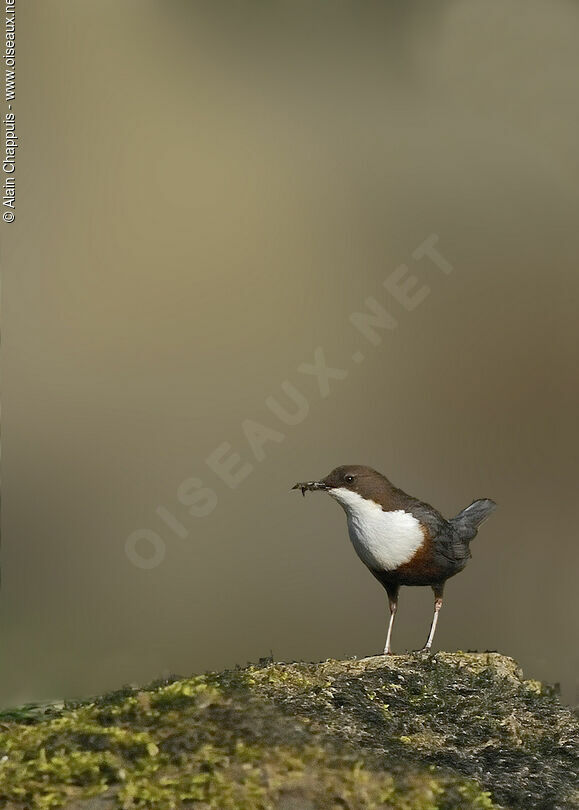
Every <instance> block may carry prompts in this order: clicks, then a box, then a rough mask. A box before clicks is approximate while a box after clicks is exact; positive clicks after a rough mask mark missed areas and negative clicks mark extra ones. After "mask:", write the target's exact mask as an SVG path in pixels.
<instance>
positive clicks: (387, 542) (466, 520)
mask: <svg viewBox="0 0 579 810" xmlns="http://www.w3.org/2000/svg"><path fill="white" fill-rule="evenodd" d="M293 489H301V491H302V495H305V494H306V492H307V491H310V490H311V491H315V490H320V491H323V492H327V493H328V494H329V495H331V496H332V498H334V499H335V500H336V501H338V503H339V504H340V506H342V508H343V509H344V511H345V513H346V517H347V519H348V531H349V534H350V540H351V541H352V545H353V546H354V549H355V550H356V553H357V555H358V557H359V558H360V559H361V560H362V562H363V563H364V565H366V566H367V567H368V568H369V569H370V571H371V572H372V574H374V576H375V577H376V579H377V580H378V581H379V582H380V583H382V585H383V586H384V588H386V592H387V594H388V601H389V603H390V622H389V624H388V634H387V636H386V645H385V647H384V654H385V655H387V654H388V653H391V652H392V650H391V647H390V641H391V638H392V627H393V625H394V617H395V616H396V609H397V605H398V591H399V590H400V586H401V585H430V587H431V588H432V590H433V591H434V617H433V619H432V624H431V625H430V632H429V633H428V638H427V640H426V644H425V645H424V647H423V650H425V651H428V650H430V648H431V647H432V639H433V638H434V632H435V630H436V623H437V621H438V613H439V611H440V608H441V607H442V593H443V590H444V585H445V583H446V580H447V579H449V578H450V577H453V576H454V575H455V574H458V572H459V571H462V569H463V568H464V567H465V565H466V563H467V560H468V558H469V557H470V556H471V553H470V548H469V546H470V542H471V540H473V539H474V538H475V537H476V534H477V531H478V527H479V526H480V524H481V523H482V522H483V520H485V518H487V517H488V516H489V515H490V513H491V512H492V511H493V510H494V509H495V507H496V503H495V502H494V501H491V500H489V499H488V498H483V499H481V500H477V501H473V503H471V505H470V506H467V507H466V509H463V510H462V512H459V513H458V515H457V516H456V517H453V518H451V519H450V520H445V519H444V518H443V517H442V515H441V514H440V512H437V511H436V509H434V508H433V507H432V506H430V504H427V503H424V502H423V501H419V500H418V499H417V498H413V497H412V496H411V495H407V494H406V493H405V492H403V491H402V490H401V489H398V488H397V487H395V486H394V485H393V484H391V483H390V481H389V480H388V479H387V478H386V477H385V476H384V475H382V474H381V473H379V472H377V471H376V470H373V469H372V468H371V467H363V466H360V465H348V466H344V467H336V469H335V470H332V472H331V473H330V474H329V475H327V476H326V477H325V478H322V479H321V480H320V481H308V482H305V483H301V484H296V485H295V486H294V487H293Z"/></svg>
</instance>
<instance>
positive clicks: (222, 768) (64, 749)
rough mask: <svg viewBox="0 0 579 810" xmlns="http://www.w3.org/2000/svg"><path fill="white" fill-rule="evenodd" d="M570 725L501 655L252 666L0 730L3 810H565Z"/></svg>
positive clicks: (572, 749)
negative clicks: (61, 809)
mask: <svg viewBox="0 0 579 810" xmlns="http://www.w3.org/2000/svg"><path fill="white" fill-rule="evenodd" d="M578 731H579V724H578V723H577V720H576V718H575V717H574V715H573V714H572V712H571V711H570V710H568V709H566V708H564V707H562V706H561V705H560V704H559V702H558V699H557V697H556V695H555V694H554V692H553V690H551V689H549V688H548V687H544V686H542V685H541V684H540V683H539V682H537V681H525V680H523V677H522V674H521V672H520V670H519V668H518V667H517V665H516V663H515V662H514V661H513V660H512V659H510V658H506V657H504V656H501V655H498V654H496V653H452V654H451V653H438V654H436V655H434V656H416V655H405V656H388V657H383V656H377V657H374V658H367V659H362V660H348V661H324V662H322V663H319V664H304V663H295V664H281V663H273V662H262V664H260V665H259V666H248V667H245V668H238V669H235V670H230V671H225V672H221V673H209V674H207V675H204V676H197V677H194V678H185V679H177V678H175V679H168V680H167V681H163V682H158V683H154V684H151V685H150V686H148V687H145V688H141V689H137V688H132V687H127V688H124V689H122V690H119V691H118V692H115V693H112V694H109V695H104V696H102V697H99V698H96V699H93V700H91V701H87V702H85V703H79V704H69V705H66V704H59V705H51V706H47V707H34V706H29V707H21V708H20V709H16V710H12V711H7V712H4V713H2V715H1V716H0V807H4V808H11V810H48V809H49V808H57V807H64V808H67V810H113V809H114V808H124V809H125V810H132V808H143V809H144V810H173V809H175V810H176V809H177V808H198V810H212V809H214V810H322V808H324V810H325V808H329V809H330V810H343V808H346V809H348V810H381V808H385V809H386V808H389V809H391V810H454V809H456V810H458V809H459V808H460V810H475V809H476V810H484V809H485V808H487V809H490V808H495V807H507V808H512V810H519V808H521V810H522V808H524V810H532V808H536V809H537V810H547V809H548V810H558V809H559V810H563V809H564V810H569V809H570V808H573V807H579V797H578V793H577V762H578V755H579V747H578V736H579V735H578Z"/></svg>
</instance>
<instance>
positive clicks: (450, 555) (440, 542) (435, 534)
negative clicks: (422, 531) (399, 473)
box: [406, 500, 471, 568]
mask: <svg viewBox="0 0 579 810" xmlns="http://www.w3.org/2000/svg"><path fill="white" fill-rule="evenodd" d="M406 508H407V510H408V511H409V512H410V513H411V514H412V515H414V517H415V518H416V519H417V520H419V521H420V523H422V525H423V526H424V527H425V528H426V530H427V531H428V534H429V536H430V540H431V541H432V544H433V547H434V554H435V562H438V563H439V564H440V565H441V567H443V568H445V567H448V566H449V564H450V565H451V566H454V567H456V568H462V567H464V566H465V565H466V561H467V560H468V559H469V557H470V556H471V553H470V550H469V547H468V543H467V542H465V541H464V540H462V539H461V537H460V535H459V533H458V532H457V530H456V529H455V527H454V526H453V525H452V524H451V523H450V522H449V521H448V520H445V519H444V518H443V517H442V515H441V514H440V512H438V511H437V510H436V509H434V507H432V506H430V504H427V503H423V502H422V501H418V500H413V502H412V503H411V504H408V506H407V507H406ZM437 558H438V559H437Z"/></svg>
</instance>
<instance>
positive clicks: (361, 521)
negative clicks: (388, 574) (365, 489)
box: [328, 487, 424, 571]
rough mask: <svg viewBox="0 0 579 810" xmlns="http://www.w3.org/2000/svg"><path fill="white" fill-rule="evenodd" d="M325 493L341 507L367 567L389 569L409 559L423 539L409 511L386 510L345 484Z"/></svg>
mask: <svg viewBox="0 0 579 810" xmlns="http://www.w3.org/2000/svg"><path fill="white" fill-rule="evenodd" d="M328 494H329V495H331V496H332V498H335V500H337V501H338V503H339V504H340V505H341V506H342V507H343V508H344V511H345V512H346V515H347V518H348V531H349V533H350V540H351V541H352V545H353V546H354V548H355V549H356V553H357V555H358V557H359V558H360V559H361V560H362V562H363V563H365V564H366V565H367V566H368V567H369V568H372V569H374V570H376V571H392V570H393V569H395V568H398V566H400V565H403V564H404V563H406V562H408V561H409V560H411V559H412V557H413V556H414V554H415V553H416V551H417V549H418V548H419V547H420V546H421V545H422V543H423V542H424V535H423V534H422V530H421V528H420V523H419V522H418V520H417V519H416V518H415V517H414V515H411V514H410V513H409V512H404V511H403V510H402V509H400V510H398V511H396V512H385V511H384V510H383V509H382V507H381V506H380V504H378V503H375V502H374V501H371V500H368V499H367V498H363V497H362V496H361V495H358V493H357V492H352V491H351V490H349V489H346V488H345V487H337V488H335V489H329V490H328Z"/></svg>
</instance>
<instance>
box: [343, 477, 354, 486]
mask: <svg viewBox="0 0 579 810" xmlns="http://www.w3.org/2000/svg"><path fill="white" fill-rule="evenodd" d="M344 481H345V482H346V483H347V484H351V483H352V482H353V481H354V476H353V475H347V476H346V477H345V478H344Z"/></svg>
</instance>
